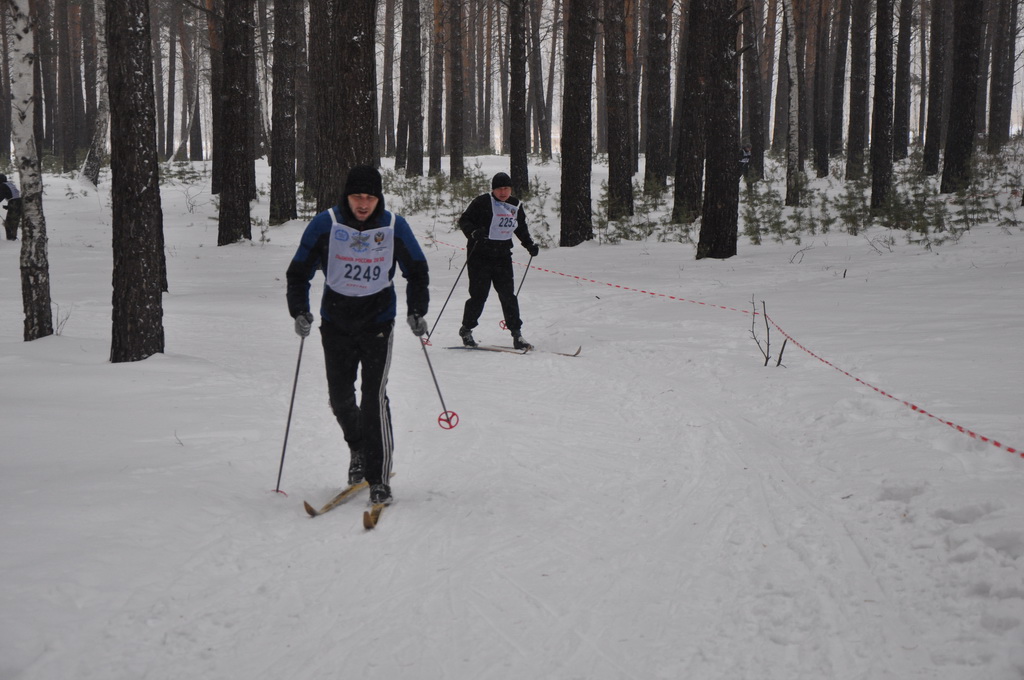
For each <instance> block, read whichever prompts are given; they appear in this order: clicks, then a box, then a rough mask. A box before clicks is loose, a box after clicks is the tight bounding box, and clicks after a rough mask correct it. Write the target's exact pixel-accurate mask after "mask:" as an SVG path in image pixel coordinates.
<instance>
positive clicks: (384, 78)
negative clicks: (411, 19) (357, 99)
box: [379, 0, 395, 156]
mask: <svg viewBox="0 0 1024 680" xmlns="http://www.w3.org/2000/svg"><path fill="white" fill-rule="evenodd" d="M383 68H384V73H382V74H381V90H382V91H381V96H380V134H379V136H380V141H381V154H382V155H384V156H394V155H395V81H394V77H395V0H384V63H383Z"/></svg>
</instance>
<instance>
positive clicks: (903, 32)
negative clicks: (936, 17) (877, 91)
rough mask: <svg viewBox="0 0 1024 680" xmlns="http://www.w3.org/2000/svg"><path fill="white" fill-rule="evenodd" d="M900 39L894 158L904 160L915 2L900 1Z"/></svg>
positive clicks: (908, 145) (898, 47)
mask: <svg viewBox="0 0 1024 680" xmlns="http://www.w3.org/2000/svg"><path fill="white" fill-rule="evenodd" d="M899 2H900V20H899V38H898V42H897V48H896V49H897V52H896V95H895V99H894V106H893V119H892V157H893V159H894V160H897V161H899V160H903V159H904V158H906V157H907V156H908V155H909V153H910V91H911V87H912V85H911V82H910V51H911V50H910V48H911V45H910V43H911V41H912V40H913V28H914V0H899Z"/></svg>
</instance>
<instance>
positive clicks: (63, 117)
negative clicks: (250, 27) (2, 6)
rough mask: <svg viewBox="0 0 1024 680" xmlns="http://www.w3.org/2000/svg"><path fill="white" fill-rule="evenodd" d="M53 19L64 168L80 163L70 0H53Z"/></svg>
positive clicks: (62, 165)
mask: <svg viewBox="0 0 1024 680" xmlns="http://www.w3.org/2000/svg"><path fill="white" fill-rule="evenodd" d="M53 10H54V12H53V22H54V28H55V30H56V33H57V36H56V37H57V97H58V99H57V107H58V109H59V110H60V136H59V140H60V143H59V147H58V152H59V154H60V156H61V167H62V171H63V172H71V170H72V169H73V168H75V167H77V165H78V159H77V158H76V157H75V142H76V139H75V102H74V98H73V95H72V93H73V92H74V87H73V85H72V82H73V78H72V69H71V44H70V38H69V36H68V0H54V5H53Z"/></svg>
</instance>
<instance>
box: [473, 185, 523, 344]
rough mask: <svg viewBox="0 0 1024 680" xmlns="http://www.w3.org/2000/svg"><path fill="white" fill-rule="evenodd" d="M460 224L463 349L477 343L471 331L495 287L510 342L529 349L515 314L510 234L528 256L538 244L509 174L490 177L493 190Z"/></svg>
mask: <svg viewBox="0 0 1024 680" xmlns="http://www.w3.org/2000/svg"><path fill="white" fill-rule="evenodd" d="M459 228H460V229H462V232H463V233H464V234H465V235H466V238H468V239H469V245H468V246H467V250H468V252H469V254H468V256H467V265H468V269H469V299H468V300H466V306H465V308H464V309H463V312H462V328H460V329H459V335H460V336H461V337H462V343H463V344H464V345H466V346H467V347H476V346H477V342H476V340H475V339H474V338H473V329H474V328H476V326H477V323H478V322H479V319H480V314H482V313H483V311H484V304H485V303H486V302H487V295H488V293H490V290H491V285H493V286H494V290H495V292H497V293H498V300H499V301H500V302H501V311H502V313H503V314H504V315H505V327H506V328H508V330H509V332H511V333H512V344H513V345H514V346H515V348H516V349H523V350H530V349H533V346H532V345H530V343H528V342H527V341H526V339H525V338H523V334H522V328H523V320H522V319H521V318H520V317H519V300H518V299H517V298H516V294H515V281H514V280H513V273H512V235H513V234H515V236H516V238H518V239H519V242H520V243H522V244H523V247H524V248H526V250H527V251H529V253H530V257H537V253H539V252H540V248H539V247H538V246H537V244H536V243H534V242H533V239H532V238H530V230H529V228H528V227H527V224H526V211H525V210H523V204H522V202H521V201H520V200H519V199H518V198H516V197H515V196H513V195H512V178H511V177H509V176H508V175H507V174H505V173H504V172H499V173H498V174H497V175H495V176H494V178H493V179H492V180H491V193H489V194H483V195H482V196H477V197H476V198H474V199H473V202H472V203H470V204H469V207H468V208H466V211H465V212H464V213H462V217H460V218H459Z"/></svg>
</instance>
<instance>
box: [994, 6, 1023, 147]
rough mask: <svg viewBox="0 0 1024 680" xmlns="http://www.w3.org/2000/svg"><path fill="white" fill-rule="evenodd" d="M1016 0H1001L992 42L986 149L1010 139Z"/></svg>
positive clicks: (1014, 66) (1014, 69)
mask: <svg viewBox="0 0 1024 680" xmlns="http://www.w3.org/2000/svg"><path fill="white" fill-rule="evenodd" d="M1017 10H1018V1H1017V0H1001V1H1000V4H999V20H998V21H997V22H996V25H995V27H994V30H995V31H996V35H995V40H994V42H993V44H992V84H991V93H990V94H989V101H990V102H991V103H990V105H989V119H988V121H989V122H988V152H989V153H990V154H995V153H999V150H1000V149H1001V148H1002V147H1003V145H1004V144H1006V143H1007V142H1008V141H1010V119H1011V115H1012V110H1013V75H1014V72H1015V71H1016V65H1017V51H1016V49H1015V43H1016V39H1017Z"/></svg>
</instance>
